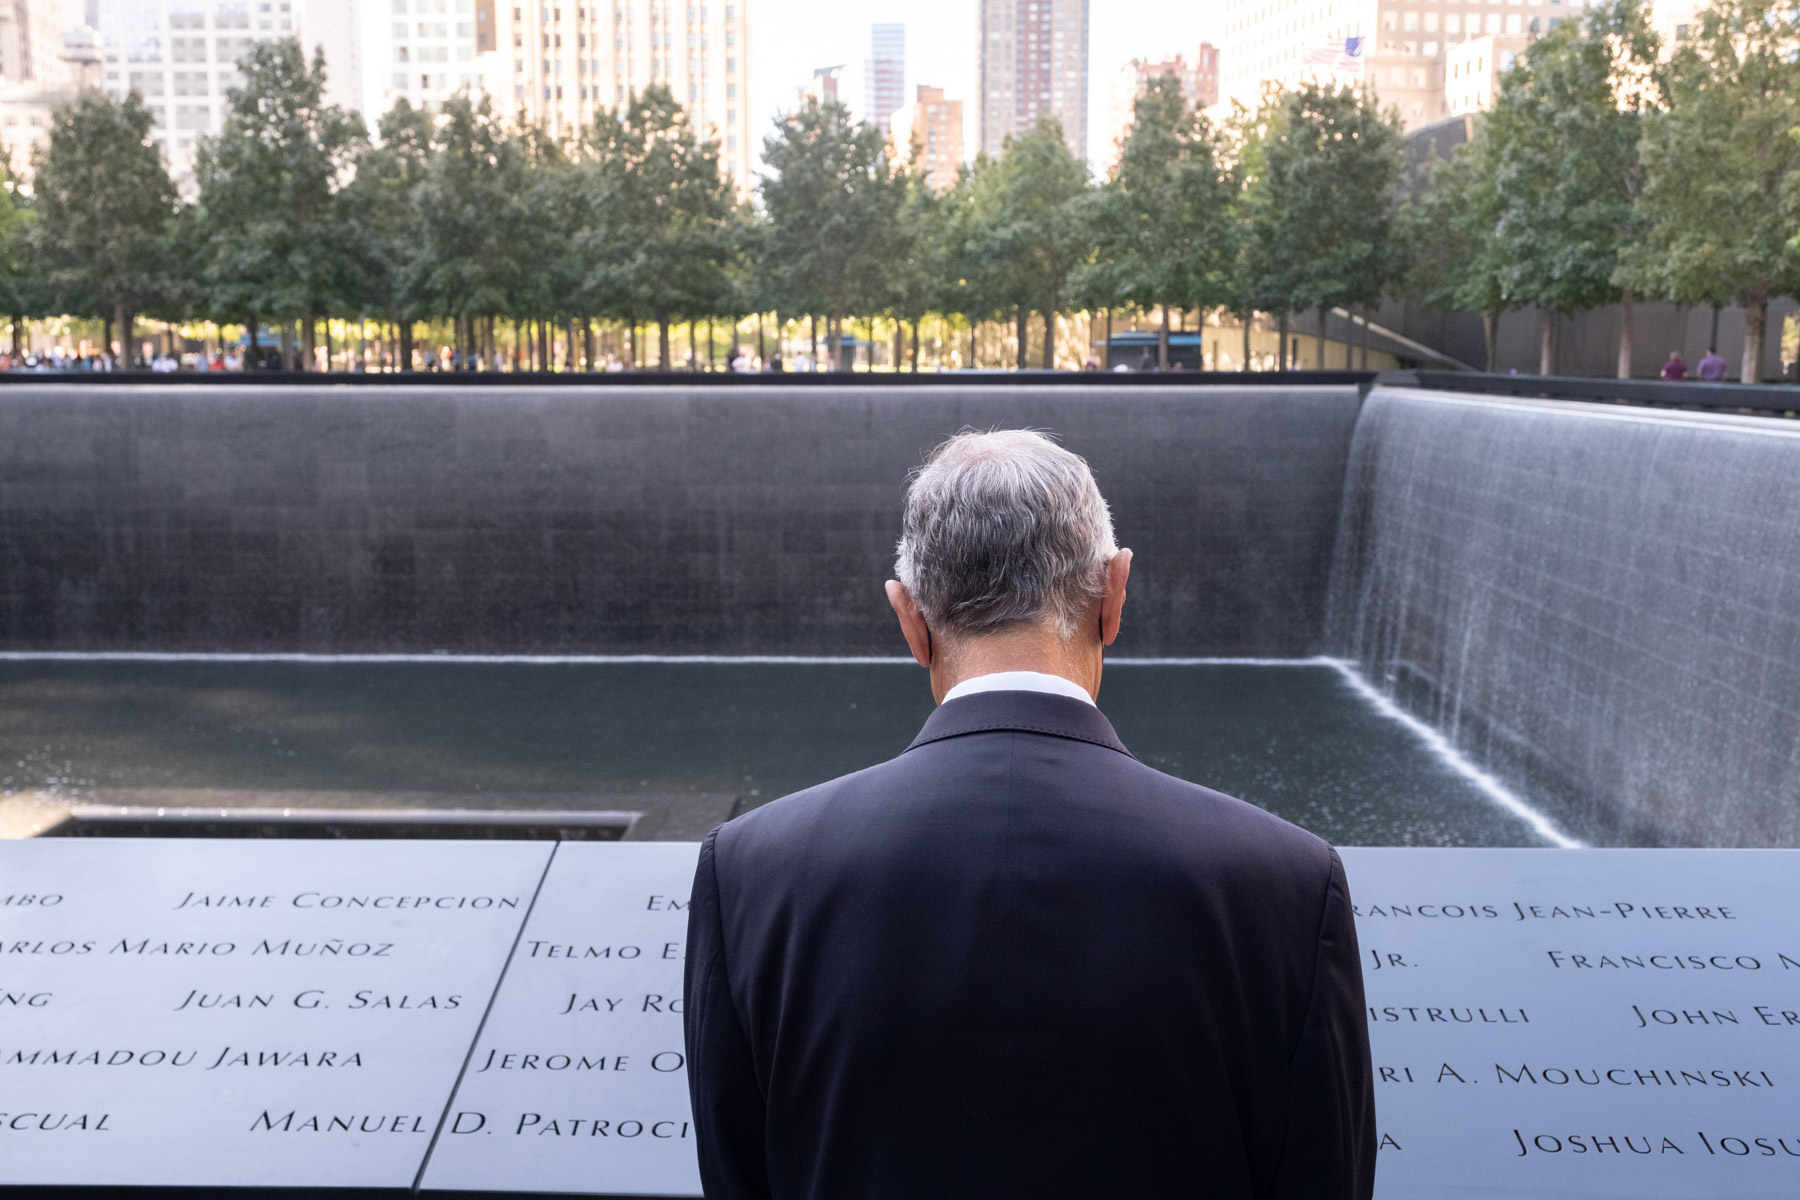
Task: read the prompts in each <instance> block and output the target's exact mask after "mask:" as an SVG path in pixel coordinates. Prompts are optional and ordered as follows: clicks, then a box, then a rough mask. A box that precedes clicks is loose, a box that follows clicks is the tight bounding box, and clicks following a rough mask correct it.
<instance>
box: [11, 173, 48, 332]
mask: <svg viewBox="0 0 1800 1200" xmlns="http://www.w3.org/2000/svg"><path fill="white" fill-rule="evenodd" d="M36 217H37V211H36V209H34V208H33V207H32V204H31V197H30V195H29V194H28V189H22V188H20V186H19V181H18V180H16V179H14V178H13V173H12V168H11V166H10V165H9V164H8V163H7V161H6V160H5V158H3V157H0V307H3V308H4V311H5V313H6V315H8V316H10V317H11V318H12V352H13V353H14V354H15V355H16V354H18V353H19V351H20V350H21V348H22V347H21V344H20V338H21V335H22V334H23V332H24V325H25V314H26V313H28V312H36V311H39V309H40V308H41V307H42V305H43V304H44V301H45V294H44V280H43V276H42V275H41V274H40V273H39V271H38V269H37V267H38V264H37V258H36V256H35V255H34V254H33V253H32V249H31V242H32V225H33V222H34V220H35V218H36Z"/></svg>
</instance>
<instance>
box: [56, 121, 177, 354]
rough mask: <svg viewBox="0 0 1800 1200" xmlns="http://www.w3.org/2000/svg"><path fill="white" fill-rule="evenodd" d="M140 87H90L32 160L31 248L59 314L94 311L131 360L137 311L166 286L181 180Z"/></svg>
mask: <svg viewBox="0 0 1800 1200" xmlns="http://www.w3.org/2000/svg"><path fill="white" fill-rule="evenodd" d="M150 125H151V116H150V110H149V109H147V108H145V107H144V102H143V100H142V98H141V97H139V96H138V94H137V93H136V92H135V91H134V92H131V93H130V94H128V95H127V96H126V97H125V98H124V99H123V100H117V101H115V100H112V99H110V98H108V97H107V96H104V95H102V94H101V93H100V92H98V91H84V92H82V93H81V94H80V95H79V96H77V97H76V98H75V99H74V100H72V101H70V102H69V103H67V104H64V105H60V106H58V107H57V109H56V110H55V112H54V113H52V115H51V119H50V139H49V141H48V143H47V144H46V145H45V147H44V148H43V149H42V150H41V151H40V152H39V154H38V155H37V157H36V159H35V160H34V164H33V175H32V194H33V197H34V207H35V208H36V210H37V220H36V223H35V226H34V228H33V231H32V238H31V248H32V251H33V253H34V254H35V255H36V256H37V258H38V261H39V262H40V263H41V264H42V267H43V273H44V280H45V283H46V284H47V285H48V287H49V289H50V293H51V297H52V299H51V306H52V307H53V308H54V309H55V310H56V311H59V312H92V313H95V314H96V315H99V316H100V317H101V318H102V319H103V320H105V321H107V322H108V324H109V325H110V327H111V328H115V329H117V330H118V336H119V347H120V350H121V351H122V352H123V354H124V356H125V358H126V360H127V361H129V360H130V358H131V325H132V316H133V314H134V313H135V312H136V311H137V309H138V307H139V306H140V305H143V304H145V303H147V302H150V301H152V300H153V299H154V298H155V297H156V296H157V295H158V294H159V293H160V292H161V291H162V289H163V288H164V287H165V286H166V284H167V276H166V273H165V268H166V265H167V259H168V250H169V245H168V237H169V233H170V230H171V228H172V226H173V223H174V219H175V206H176V196H175V184H174V182H173V181H172V180H171V179H170V178H169V172H168V169H167V168H166V167H165V166H164V165H163V160H162V155H161V154H159V153H158V152H157V149H156V147H155V146H153V145H151V143H150Z"/></svg>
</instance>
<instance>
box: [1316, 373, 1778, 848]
mask: <svg viewBox="0 0 1800 1200" xmlns="http://www.w3.org/2000/svg"><path fill="white" fill-rule="evenodd" d="M1327 638H1328V642H1329V644H1330V646H1331V647H1332V652H1333V653H1335V654H1339V655H1342V656H1344V657H1347V658H1349V659H1351V660H1352V661H1355V662H1357V663H1358V664H1360V666H1361V667H1362V669H1363V671H1364V672H1365V674H1366V676H1367V677H1368V679H1370V680H1371V681H1372V682H1373V683H1374V684H1375V685H1376V686H1377V687H1380V688H1382V689H1384V690H1385V691H1386V692H1387V693H1388V694H1389V695H1390V696H1391V697H1392V698H1394V699H1395V700H1396V701H1397V702H1398V703H1400V704H1401V705H1402V706H1403V707H1405V708H1407V709H1409V710H1410V711H1412V712H1413V713H1414V714H1415V715H1417V716H1419V717H1420V718H1421V719H1423V720H1425V721H1427V722H1428V723H1430V724H1431V725H1433V726H1435V727H1436V728H1438V729H1440V730H1442V731H1443V732H1444V734H1445V735H1446V737H1448V738H1449V739H1450V740H1451V742H1452V743H1453V744H1455V745H1456V746H1457V747H1458V748H1459V749H1461V750H1462V751H1463V752H1464V753H1465V754H1467V755H1468V756H1469V757H1470V758H1471V759H1473V760H1474V761H1476V762H1479V763H1481V764H1483V765H1484V766H1486V767H1488V768H1489V769H1492V770H1495V771H1496V772H1498V773H1500V774H1502V775H1503V776H1508V777H1512V778H1514V779H1521V780H1524V781H1526V782H1527V783H1528V784H1529V786H1530V787H1532V788H1533V790H1535V791H1537V792H1538V793H1539V794H1544V795H1548V796H1550V797H1552V798H1553V799H1554V800H1557V801H1560V803H1561V804H1562V805H1563V806H1564V807H1565V808H1566V810H1567V814H1568V823H1569V824H1570V826H1571V827H1572V828H1574V829H1577V830H1581V831H1582V832H1583V833H1585V834H1586V835H1589V836H1595V837H1599V838H1601V839H1604V840H1610V841H1614V842H1625V843H1630V844H1639V845H1659V844H1684V845H1702V846H1771V845H1794V844H1797V843H1800V426H1796V425H1795V424H1793V423H1790V422H1782V421H1775V420H1768V419H1761V418H1735V417H1723V416H1714V415H1706V414H1697V413H1685V412H1677V411H1664V410H1652V409H1635V408H1624V407H1616V406H1609V405H1589V404H1567V403H1549V402H1538V401H1522V400H1507V399H1491V398H1486V397H1475V396H1463V395H1457V394H1454V393H1442V392H1425V391H1414V390H1404V389H1377V390H1376V391H1374V392H1372V393H1371V394H1370V396H1369V398H1368V400H1367V402H1366V403H1365V405H1364V409H1363V413H1362V416H1361V419H1360V421H1359V422H1358V425H1357V430H1356V435H1355V438H1354V441H1353V443H1352V446H1351V451H1350V463H1349V468H1348V471H1347V473H1346V476H1345V493H1344V506H1343V513H1342V517H1341V524H1340V528H1339V534H1338V539H1337V544H1336V548H1335V552H1334V561H1333V564H1332V572H1331V584H1330V593H1329V598H1328V604H1327Z"/></svg>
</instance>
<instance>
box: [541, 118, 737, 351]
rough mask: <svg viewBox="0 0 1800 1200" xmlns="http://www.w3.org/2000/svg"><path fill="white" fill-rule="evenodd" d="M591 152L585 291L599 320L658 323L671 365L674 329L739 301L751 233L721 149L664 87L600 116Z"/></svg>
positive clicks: (582, 242)
mask: <svg viewBox="0 0 1800 1200" xmlns="http://www.w3.org/2000/svg"><path fill="white" fill-rule="evenodd" d="M587 150H588V154H589V156H590V161H589V162H588V163H587V164H586V165H585V168H584V170H583V172H582V174H583V180H582V193H583V196H582V198H583V201H584V203H583V204H582V205H581V207H580V213H581V214H582V215H583V216H585V217H586V218H587V223H586V224H585V226H584V227H583V228H582V232H580V233H578V234H577V235H576V246H577V250H578V255H579V257H580V259H581V261H582V263H583V264H584V266H585V276H584V279H583V281H582V284H581V287H582V292H583V294H584V295H585V296H587V297H588V298H589V301H590V303H591V305H592V306H594V307H595V309H596V310H597V311H600V312H605V313H608V314H612V315H616V316H618V317H621V318H623V319H625V320H629V321H638V320H643V319H650V320H654V321H655V322H656V323H657V325H658V327H659V329H660V331H661V350H662V356H663V357H662V361H663V363H664V364H665V365H667V364H668V363H669V324H670V322H671V321H674V320H677V319H682V318H685V319H688V320H693V319H695V318H699V317H705V316H711V315H715V314H718V313H721V312H723V311H724V310H726V309H727V308H728V307H730V306H731V304H732V302H733V298H734V296H735V294H736V292H735V280H734V278H733V269H732V268H733V265H734V263H735V260H736V258H737V255H738V254H739V253H740V252H741V249H742V233H741V230H740V228H739V227H738V224H737V222H736V220H735V213H734V209H733V204H732V197H731V186H730V184H729V183H728V182H727V181H726V180H725V179H724V177H723V176H722V175H721V174H720V173H719V152H718V146H717V144H716V143H714V142H711V141H707V140H703V139H701V138H700V137H699V136H698V135H697V134H696V133H695V132H694V130H693V128H692V126H690V125H689V124H688V120H687V114H686V113H684V112H683V111H682V109H681V106H680V105H679V104H677V103H676V102H675V98H674V96H673V95H671V94H670V92H669V90H668V89H667V88H666V87H663V86H660V85H659V86H656V87H651V88H649V89H647V90H645V91H644V92H643V93H642V94H641V95H635V96H633V97H632V98H631V101H630V102H629V103H628V104H627V105H626V107H625V110H624V111H623V112H622V113H614V112H602V113H600V114H599V115H597V116H596V117H595V118H594V125H593V128H592V129H591V130H590V131H589V134H588V140H587ZM550 227H551V228H558V227H566V226H550Z"/></svg>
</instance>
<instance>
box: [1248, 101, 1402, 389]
mask: <svg viewBox="0 0 1800 1200" xmlns="http://www.w3.org/2000/svg"><path fill="white" fill-rule="evenodd" d="M1400 148H1401V142H1400V127H1399V124H1398V121H1397V119H1395V118H1392V117H1387V116H1383V115H1382V114H1381V113H1379V112H1378V111H1376V109H1375V107H1374V105H1373V104H1372V103H1371V102H1369V101H1368V100H1366V99H1365V98H1364V97H1361V96H1359V95H1357V94H1356V92H1354V91H1352V90H1351V89H1350V88H1348V87H1344V88H1336V87H1332V86H1330V85H1327V84H1322V83H1305V84H1302V85H1301V86H1300V87H1299V88H1297V89H1295V90H1294V91H1291V92H1274V93H1271V94H1270V95H1269V96H1268V97H1266V98H1265V101H1264V105H1263V111H1262V112H1261V113H1260V114H1259V116H1258V119H1257V121H1256V123H1255V125H1254V126H1253V128H1252V131H1251V136H1250V138H1249V139H1248V143H1247V145H1246V147H1245V158H1246V163H1245V172H1246V179H1245V193H1244V206H1245V209H1244V211H1245V216H1246V222H1247V228H1246V230H1245V233H1246V254H1245V257H1244V263H1243V269H1244V272H1245V274H1244V279H1243V286H1244V289H1245V293H1246V295H1245V300H1246V301H1247V302H1248V303H1247V305H1246V306H1247V307H1251V308H1257V309H1262V310H1263V311H1265V312H1273V313H1276V314H1277V315H1278V316H1280V317H1281V318H1282V329H1283V336H1282V359H1283V360H1284V361H1285V359H1286V357H1287V344H1286V343H1287V338H1286V318H1287V316H1288V314H1291V313H1295V312H1303V311H1305V310H1307V309H1309V308H1310V309H1316V310H1317V312H1318V318H1319V330H1318V335H1319V348H1320V351H1321V358H1322V357H1323V353H1322V352H1323V350H1324V342H1325V316H1326V313H1327V311H1328V310H1329V309H1330V308H1331V306H1333V305H1351V304H1371V303H1374V302H1375V301H1378V300H1379V299H1380V298H1381V296H1382V293H1383V292H1385V291H1386V290H1387V285H1388V284H1389V283H1390V282H1391V281H1393V280H1394V279H1396V278H1397V277H1398V276H1399V275H1400V274H1401V272H1402V271H1403V269H1404V266H1405V262H1404V257H1403V255H1402V247H1401V244H1400V241H1399V238H1398V236H1397V229H1396V215H1397V210H1398V207H1399V190H1398V184H1399V180H1400V169H1401V153H1400Z"/></svg>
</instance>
